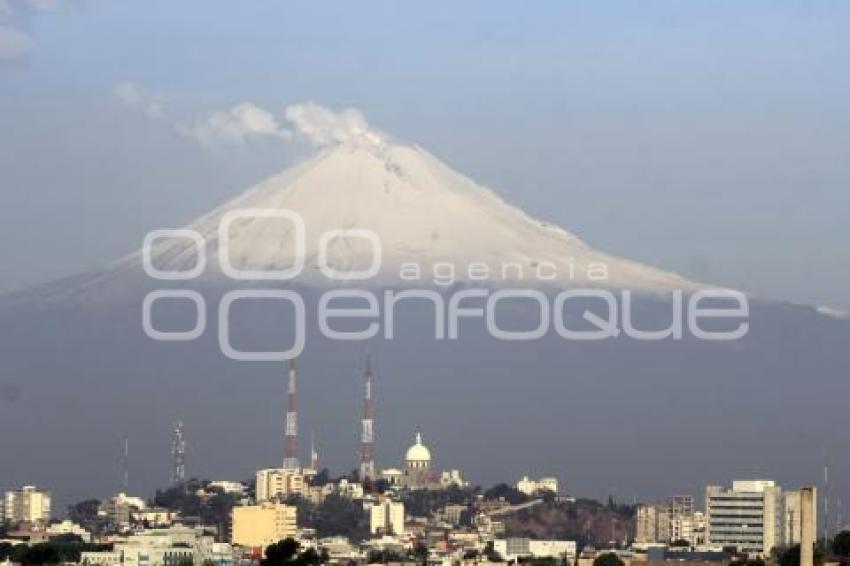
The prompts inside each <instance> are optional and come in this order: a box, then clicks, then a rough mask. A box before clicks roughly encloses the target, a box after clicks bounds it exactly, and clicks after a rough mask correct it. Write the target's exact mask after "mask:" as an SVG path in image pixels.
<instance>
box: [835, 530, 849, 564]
mask: <svg viewBox="0 0 850 566" xmlns="http://www.w3.org/2000/svg"><path fill="white" fill-rule="evenodd" d="M832 552H833V553H835V555H836V556H840V557H841V558H850V531H841V532H840V533H838V534H837V535H835V538H834V539H832Z"/></svg>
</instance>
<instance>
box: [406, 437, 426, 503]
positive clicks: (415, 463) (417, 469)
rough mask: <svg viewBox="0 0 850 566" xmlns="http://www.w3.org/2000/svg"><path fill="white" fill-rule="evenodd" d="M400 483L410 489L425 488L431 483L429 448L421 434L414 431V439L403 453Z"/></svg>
mask: <svg viewBox="0 0 850 566" xmlns="http://www.w3.org/2000/svg"><path fill="white" fill-rule="evenodd" d="M402 474H403V475H402V483H403V484H404V486H405V487H409V488H411V489H425V488H428V487H429V486H430V485H431V484H432V483H433V481H432V480H433V478H432V477H431V450H429V449H428V447H427V446H425V445H424V444H423V443H422V435H421V434H420V433H419V432H418V431H417V432H416V441H415V442H414V443H413V445H412V446H411V447H410V448H408V449H407V453H405V455H404V469H403V470H402Z"/></svg>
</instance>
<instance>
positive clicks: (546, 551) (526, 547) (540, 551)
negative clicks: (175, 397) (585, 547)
mask: <svg viewBox="0 0 850 566" xmlns="http://www.w3.org/2000/svg"><path fill="white" fill-rule="evenodd" d="M493 550H495V551H496V552H498V553H499V556H501V557H502V558H503V559H505V560H506V561H508V562H513V561H516V560H517V559H518V558H556V559H561V560H566V561H567V563H569V564H572V563H573V561H574V560H575V557H576V543H575V541H572V540H532V539H528V538H520V537H515V538H504V539H496V540H494V541H493Z"/></svg>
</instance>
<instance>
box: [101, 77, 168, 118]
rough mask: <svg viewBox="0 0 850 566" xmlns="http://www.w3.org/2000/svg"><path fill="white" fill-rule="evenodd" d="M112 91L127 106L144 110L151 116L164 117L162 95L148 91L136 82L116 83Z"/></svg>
mask: <svg viewBox="0 0 850 566" xmlns="http://www.w3.org/2000/svg"><path fill="white" fill-rule="evenodd" d="M112 93H113V94H114V95H115V98H117V99H118V100H119V101H121V103H123V104H124V105H125V106H128V107H130V108H136V109H139V110H142V111H143V112H144V113H145V114H147V115H148V116H149V117H150V118H161V117H162V105H163V98H162V96H160V95H158V94H156V93H154V92H150V91H147V90H145V89H143V88H142V87H140V86H139V85H137V84H136V83H131V82H124V83H121V84H118V85H115V88H113V89H112Z"/></svg>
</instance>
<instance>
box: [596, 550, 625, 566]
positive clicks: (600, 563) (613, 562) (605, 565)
mask: <svg viewBox="0 0 850 566" xmlns="http://www.w3.org/2000/svg"><path fill="white" fill-rule="evenodd" d="M593 566H625V563H624V562H623V561H622V560H620V557H619V556H617V555H616V554H614V553H613V552H606V553H605V554H600V555H599V556H597V557H596V558H595V559H594V561H593Z"/></svg>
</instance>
